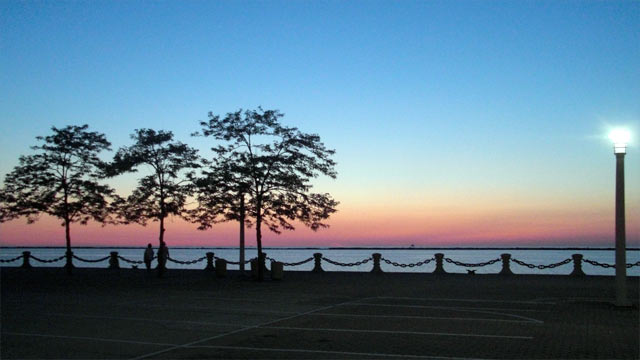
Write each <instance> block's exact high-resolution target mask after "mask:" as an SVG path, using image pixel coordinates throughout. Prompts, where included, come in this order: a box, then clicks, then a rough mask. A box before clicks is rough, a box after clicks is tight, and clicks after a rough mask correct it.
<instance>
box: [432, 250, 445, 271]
mask: <svg viewBox="0 0 640 360" xmlns="http://www.w3.org/2000/svg"><path fill="white" fill-rule="evenodd" d="M434 256H435V258H436V269H435V270H433V273H434V274H446V273H447V272H446V271H444V267H443V266H442V259H444V254H442V253H437V254H435V255H434Z"/></svg>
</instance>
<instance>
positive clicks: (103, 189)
mask: <svg viewBox="0 0 640 360" xmlns="http://www.w3.org/2000/svg"><path fill="white" fill-rule="evenodd" d="M88 127H89V126H88V125H82V126H66V127H64V128H62V129H58V128H56V127H52V128H51V130H52V131H53V135H49V136H45V137H42V136H38V137H36V139H37V140H39V141H42V142H43V144H42V145H36V146H32V147H31V148H32V149H33V150H35V151H36V154H33V155H26V156H20V160H19V161H20V164H19V165H18V166H16V167H15V168H14V169H13V171H11V172H10V173H9V174H8V175H7V176H6V178H5V181H4V188H3V189H2V191H1V192H0V202H1V203H2V206H1V210H0V221H8V220H11V219H14V218H17V217H26V218H27V222H28V223H29V224H31V223H33V222H35V221H36V220H38V218H39V215H40V214H48V215H51V216H54V217H57V218H59V219H62V221H63V222H62V225H63V226H64V227H65V236H66V246H67V264H66V268H67V271H68V272H69V273H71V268H72V263H71V224H72V223H76V222H78V223H80V224H82V225H85V224H87V222H88V221H89V220H95V221H98V222H101V223H105V222H107V221H109V215H110V214H109V213H110V207H109V199H110V198H111V199H114V200H117V199H118V197H117V195H116V194H115V192H114V190H113V189H112V188H111V187H109V186H107V185H103V184H100V183H99V182H98V181H99V180H100V179H103V178H104V171H103V170H104V168H105V163H104V162H103V161H102V160H100V158H99V157H98V154H99V153H100V152H101V151H102V150H110V146H111V144H110V143H109V142H108V141H107V140H106V138H105V136H104V134H101V133H97V132H90V131H87V129H88Z"/></svg>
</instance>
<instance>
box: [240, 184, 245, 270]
mask: <svg viewBox="0 0 640 360" xmlns="http://www.w3.org/2000/svg"><path fill="white" fill-rule="evenodd" d="M244 216H245V214H244V194H240V272H241V273H242V274H244Z"/></svg>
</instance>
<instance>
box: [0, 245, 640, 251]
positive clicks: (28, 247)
mask: <svg viewBox="0 0 640 360" xmlns="http://www.w3.org/2000/svg"><path fill="white" fill-rule="evenodd" d="M34 248H37V249H65V247H64V246H0V249H34ZM72 248H73V249H116V248H117V249H144V248H145V246H73V247H72ZM170 248H171V249H187V250H189V249H193V250H198V249H200V250H202V249H219V250H232V249H238V247H236V246H170ZM246 249H247V250H255V249H256V247H255V246H251V247H249V246H248V247H246ZM263 249H264V250H544V251H553V250H587V251H606V250H615V248H613V247H575V246H573V247H548V246H545V247H533V246H523V247H517V246H510V247H509V246H505V247H455V246H454V247H451V246H449V247H408V246H407V247H405V246H402V247H397V246H388V247H380V246H377V247H369V246H348V247H292V246H285V247H275V246H274V247H264V248H263ZM627 251H640V248H637V247H628V248H627Z"/></svg>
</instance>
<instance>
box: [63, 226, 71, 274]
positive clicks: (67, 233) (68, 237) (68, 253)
mask: <svg viewBox="0 0 640 360" xmlns="http://www.w3.org/2000/svg"><path fill="white" fill-rule="evenodd" d="M64 232H65V236H66V240H67V251H66V253H65V255H66V256H67V263H66V264H65V266H64V267H65V268H66V269H67V274H69V275H71V269H72V268H73V263H72V255H71V224H70V221H69V218H68V217H65V218H64Z"/></svg>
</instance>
